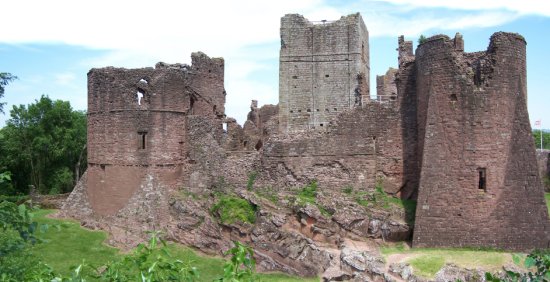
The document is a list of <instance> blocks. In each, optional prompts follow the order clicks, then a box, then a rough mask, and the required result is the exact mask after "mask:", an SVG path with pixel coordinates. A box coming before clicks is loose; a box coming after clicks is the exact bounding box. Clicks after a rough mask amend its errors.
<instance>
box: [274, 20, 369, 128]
mask: <svg viewBox="0 0 550 282" xmlns="http://www.w3.org/2000/svg"><path fill="white" fill-rule="evenodd" d="M369 75H370V73H369V40H368V31H367V28H366V27H365V24H364V23H363V20H362V18H361V15H359V14H353V15H349V16H347V17H342V18H341V19H340V20H337V21H334V22H327V21H322V22H310V21H308V20H307V19H305V18H304V17H303V16H301V15H297V14H288V15H285V16H284V17H283V18H282V19H281V54H280V61H279V128H280V130H281V132H292V131H300V130H307V129H312V128H317V129H319V128H322V127H323V126H324V127H326V126H328V124H329V123H330V122H331V121H332V120H333V119H334V118H335V117H336V116H337V115H338V114H339V113H340V112H342V111H344V110H345V109H350V108H353V107H356V106H359V105H361V101H362V99H364V98H366V97H369V83H368V77H369Z"/></svg>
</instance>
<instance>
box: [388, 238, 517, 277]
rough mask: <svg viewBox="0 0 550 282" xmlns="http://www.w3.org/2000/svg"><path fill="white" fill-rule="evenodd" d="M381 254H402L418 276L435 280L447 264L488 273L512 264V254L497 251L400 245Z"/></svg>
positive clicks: (404, 260)
mask: <svg viewBox="0 0 550 282" xmlns="http://www.w3.org/2000/svg"><path fill="white" fill-rule="evenodd" d="M381 252H382V254H383V255H384V257H385V258H386V259H388V258H390V256H391V255H397V254H400V255H401V256H402V257H404V259H403V262H408V263H409V264H410V265H411V266H412V268H413V270H414V273H415V274H416V275H420V276H423V277H426V278H433V277H434V276H435V274H436V273H437V271H439V270H440V269H441V268H442V267H443V266H444V265H445V264H447V263H453V264H456V265H458V266H459V267H463V268H471V269H475V268H482V269H484V270H486V271H495V270H499V269H501V267H502V266H503V265H506V264H512V263H513V260H512V254H510V253H506V252H501V251H496V250H476V249H468V248H462V249H436V248H433V249H432V248H429V249H428V248H425V249H424V248H414V249H408V248H405V247H404V245H402V244H398V245H396V246H392V247H383V248H381Z"/></svg>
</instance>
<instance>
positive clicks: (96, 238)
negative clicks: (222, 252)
mask: <svg viewBox="0 0 550 282" xmlns="http://www.w3.org/2000/svg"><path fill="white" fill-rule="evenodd" d="M52 212H54V211H53V210H39V211H37V212H35V213H34V215H35V218H34V220H35V221H37V222H39V223H46V224H48V225H51V227H50V228H49V229H48V231H47V232H45V233H43V234H40V236H39V237H41V238H42V239H45V240H46V242H44V243H41V244H38V245H36V246H35V247H33V249H34V253H36V254H37V255H38V256H39V257H40V259H41V260H42V261H44V262H46V263H47V264H48V265H50V266H51V267H52V268H53V269H54V270H55V271H56V272H59V273H63V274H65V275H68V274H69V273H70V269H71V267H73V266H76V265H78V264H80V263H82V261H83V260H84V261H85V262H86V263H87V264H90V265H94V266H100V265H103V264H105V263H107V262H109V261H113V260H117V259H119V258H120V257H121V256H123V254H121V253H120V252H119V250H118V249H116V248H113V247H109V246H107V245H105V244H104V241H105V240H106V239H107V233H105V232H102V231H90V230H87V229H84V228H82V227H80V224H79V223H78V222H76V221H72V220H58V219H51V218H47V217H46V216H47V215H48V214H50V213H52ZM168 249H169V252H170V254H172V255H173V256H174V257H176V258H179V259H181V260H182V261H190V262H192V263H191V264H192V265H193V266H196V267H197V268H198V270H199V273H200V279H199V280H200V281H212V280H214V279H216V278H219V277H221V276H222V275H223V265H224V263H225V260H224V259H221V258H214V257H207V256H203V255H199V254H197V253H196V252H194V251H193V250H192V249H190V248H187V247H185V246H182V245H179V244H175V243H171V244H169V246H168ZM258 277H259V278H260V280H261V281H265V282H271V281H283V282H284V281H288V282H294V281H296V282H297V281H319V279H318V278H311V279H304V278H299V277H291V276H288V275H285V274H281V273H270V274H259V275H258Z"/></svg>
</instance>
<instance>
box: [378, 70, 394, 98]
mask: <svg viewBox="0 0 550 282" xmlns="http://www.w3.org/2000/svg"><path fill="white" fill-rule="evenodd" d="M396 74H397V70H396V69H394V68H390V69H388V71H387V72H386V74H385V75H377V76H376V100H377V101H380V102H393V101H397V85H396V84H395V75H396Z"/></svg>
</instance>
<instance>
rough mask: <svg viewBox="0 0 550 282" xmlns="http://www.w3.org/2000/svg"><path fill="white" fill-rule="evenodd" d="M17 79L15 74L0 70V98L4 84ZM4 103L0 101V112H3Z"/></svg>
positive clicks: (2, 94) (2, 95)
mask: <svg viewBox="0 0 550 282" xmlns="http://www.w3.org/2000/svg"><path fill="white" fill-rule="evenodd" d="M15 79H17V76H14V75H12V74H11V73H9V72H0V98H2V97H4V90H5V86H6V85H8V84H9V83H10V82H12V81H13V80H15ZM5 104H6V103H0V113H2V114H3V113H4V105H5Z"/></svg>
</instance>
